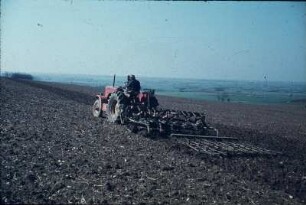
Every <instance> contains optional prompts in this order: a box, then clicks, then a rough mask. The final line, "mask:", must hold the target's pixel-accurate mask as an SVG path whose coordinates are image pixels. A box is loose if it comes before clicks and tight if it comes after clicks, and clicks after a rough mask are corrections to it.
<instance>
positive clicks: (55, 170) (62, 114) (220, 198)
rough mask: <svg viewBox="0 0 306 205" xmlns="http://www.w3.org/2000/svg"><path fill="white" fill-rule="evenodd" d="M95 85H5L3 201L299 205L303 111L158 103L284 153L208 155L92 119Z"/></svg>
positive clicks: (305, 173) (0, 127)
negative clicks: (205, 116) (195, 113)
mask: <svg viewBox="0 0 306 205" xmlns="http://www.w3.org/2000/svg"><path fill="white" fill-rule="evenodd" d="M94 92H95V90H94V89H93V88H88V87H82V86H73V85H62V84H48V83H38V82H16V81H11V80H7V79H1V98H0V102H1V115H0V137H1V138H0V140H1V143H0V157H1V167H0V168H1V182H0V197H1V204H2V203H22V204H24V203H57V204H59V203H61V204H62V203H103V204H147V203H148V204H212V203H217V204H303V203H305V201H304V200H305V195H306V154H305V148H306V145H305V137H306V132H305V130H306V125H305V117H306V109H305V107H303V106H302V105H282V106H279V105H278V106H271V105H270V106H258V105H243V104H232V103H229V104H222V103H211V102H203V101H192V100H183V99H177V98H170V97H162V96H159V97H158V99H159V101H160V104H161V105H162V106H163V107H171V108H175V109H184V110H194V111H201V112H202V111H205V112H206V113H207V114H208V121H209V122H210V123H212V124H213V125H215V126H217V127H218V128H219V129H220V131H221V133H222V134H224V135H226V136H233V137H238V138H240V139H242V140H245V141H248V142H251V143H253V144H257V145H259V146H263V147H266V148H270V149H273V150H276V151H282V152H283V153H284V155H282V156H275V157H252V158H250V157H233V158H216V157H215V158H212V157H207V156H204V155H199V154H196V153H194V152H193V151H191V150H188V149H187V148H184V147H181V146H179V145H178V144H176V141H175V140H172V139H150V138H145V137H142V136H140V135H137V134H132V133H130V132H129V131H127V130H126V128H125V127H124V126H120V125H114V124H110V123H108V122H106V121H105V120H103V119H95V118H93V117H92V115H91V111H90V108H91V104H92V103H93V101H94Z"/></svg>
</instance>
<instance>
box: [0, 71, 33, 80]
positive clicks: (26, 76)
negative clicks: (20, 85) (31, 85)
mask: <svg viewBox="0 0 306 205" xmlns="http://www.w3.org/2000/svg"><path fill="white" fill-rule="evenodd" d="M3 76H4V77H7V78H12V79H22V80H33V79H34V77H33V76H32V75H30V74H26V73H8V72H6V73H4V75H3Z"/></svg>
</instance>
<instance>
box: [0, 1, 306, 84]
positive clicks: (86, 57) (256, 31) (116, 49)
mask: <svg viewBox="0 0 306 205" xmlns="http://www.w3.org/2000/svg"><path fill="white" fill-rule="evenodd" d="M1 10H2V11H1V13H2V17H1V38H2V39H1V49H2V51H1V52H2V54H1V55H2V56H1V68H2V71H11V72H12V71H13V72H29V73H33V72H34V73H35V72H41V73H59V74H61V73H62V74H66V73H67V74H70V73H73V74H93V75H112V74H114V73H116V74H117V75H126V74H129V73H133V74H136V75H139V76H148V77H150V76H152V77H175V78H203V79H225V80H232V79H238V80H263V79H264V76H267V78H268V79H270V80H273V81H306V3H305V2H138V1H136V2H122V1H120V2H117V1H115V2H114V1H107V2H104V1H76V0H74V1H59V0H52V1H46V0H37V1H31V0H28V1H18V0H14V1H10V0H4V1H2V5H1Z"/></svg>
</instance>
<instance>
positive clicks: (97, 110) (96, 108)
mask: <svg viewBox="0 0 306 205" xmlns="http://www.w3.org/2000/svg"><path fill="white" fill-rule="evenodd" d="M101 106H102V105H101V102H100V100H99V99H97V100H96V101H95V103H94V104H93V106H92V114H93V116H94V117H101V116H102V109H101Z"/></svg>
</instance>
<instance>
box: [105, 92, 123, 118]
mask: <svg viewBox="0 0 306 205" xmlns="http://www.w3.org/2000/svg"><path fill="white" fill-rule="evenodd" d="M124 108H125V96H124V94H123V93H122V92H117V93H113V94H112V95H111V96H110V98H109V99H108V105H107V109H106V115H107V119H108V121H109V122H121V123H124V119H123V116H122V115H123V110H124Z"/></svg>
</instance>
